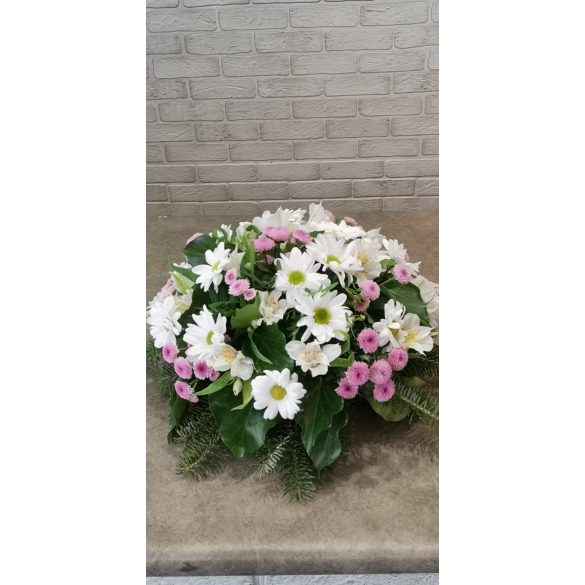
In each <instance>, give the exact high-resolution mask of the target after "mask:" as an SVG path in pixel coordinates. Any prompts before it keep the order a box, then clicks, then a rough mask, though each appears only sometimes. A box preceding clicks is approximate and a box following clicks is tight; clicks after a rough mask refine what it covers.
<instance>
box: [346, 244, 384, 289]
mask: <svg viewBox="0 0 585 585" xmlns="http://www.w3.org/2000/svg"><path fill="white" fill-rule="evenodd" d="M353 244H354V253H355V255H356V258H357V259H358V262H359V263H360V269H359V270H358V272H357V273H356V276H357V278H358V280H361V279H364V278H368V279H374V278H378V276H380V274H382V264H380V262H381V261H382V260H383V259H384V258H386V255H385V254H384V253H382V248H381V243H380V242H379V241H378V240H375V239H371V238H362V239H359V240H355V242H353Z"/></svg>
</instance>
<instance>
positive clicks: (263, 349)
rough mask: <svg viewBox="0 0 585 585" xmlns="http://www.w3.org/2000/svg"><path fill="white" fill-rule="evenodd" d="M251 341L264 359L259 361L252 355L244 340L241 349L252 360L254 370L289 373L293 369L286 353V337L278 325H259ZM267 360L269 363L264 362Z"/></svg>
mask: <svg viewBox="0 0 585 585" xmlns="http://www.w3.org/2000/svg"><path fill="white" fill-rule="evenodd" d="M251 340H252V341H253V342H254V344H255V345H256V349H257V351H258V352H260V354H261V355H262V356H263V358H264V359H259V358H258V357H257V355H256V353H254V350H253V349H252V346H251V344H250V340H246V339H244V341H243V344H242V348H243V351H244V353H245V354H246V355H247V356H249V357H251V358H252V359H253V360H254V365H255V367H256V370H258V371H259V372H263V371H264V370H284V369H285V368H288V369H289V370H290V371H291V372H292V371H293V368H294V362H293V361H292V359H291V358H290V356H289V355H288V353H287V352H286V349H285V348H284V346H285V345H286V337H285V335H284V333H283V332H282V331H281V330H280V329H279V328H278V325H261V326H260V327H258V329H256V331H254V333H253V335H252V337H251ZM265 359H268V360H269V361H270V363H268V362H266V361H265Z"/></svg>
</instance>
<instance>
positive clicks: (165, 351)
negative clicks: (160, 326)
mask: <svg viewBox="0 0 585 585" xmlns="http://www.w3.org/2000/svg"><path fill="white" fill-rule="evenodd" d="M162 357H163V360H165V362H167V363H169V364H172V363H173V362H174V361H175V359H176V358H177V346H176V345H175V344H174V343H165V344H164V345H163V348H162Z"/></svg>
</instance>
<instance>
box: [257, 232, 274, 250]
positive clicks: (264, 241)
mask: <svg viewBox="0 0 585 585" xmlns="http://www.w3.org/2000/svg"><path fill="white" fill-rule="evenodd" d="M274 246H275V244H274V240H271V239H270V238H268V237H266V236H260V237H259V238H256V239H255V240H254V250H255V251H256V252H268V250H272V248H274Z"/></svg>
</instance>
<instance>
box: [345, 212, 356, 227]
mask: <svg viewBox="0 0 585 585" xmlns="http://www.w3.org/2000/svg"><path fill="white" fill-rule="evenodd" d="M343 221H345V223H346V224H347V225H353V226H356V225H357V224H358V222H357V221H356V220H355V219H354V218H353V217H349V216H347V215H346V216H345V217H344V218H343Z"/></svg>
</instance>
